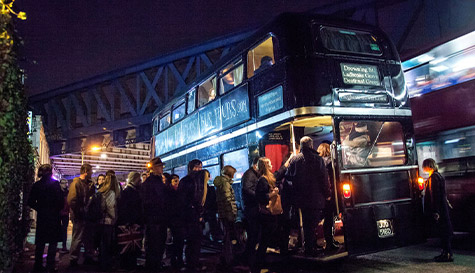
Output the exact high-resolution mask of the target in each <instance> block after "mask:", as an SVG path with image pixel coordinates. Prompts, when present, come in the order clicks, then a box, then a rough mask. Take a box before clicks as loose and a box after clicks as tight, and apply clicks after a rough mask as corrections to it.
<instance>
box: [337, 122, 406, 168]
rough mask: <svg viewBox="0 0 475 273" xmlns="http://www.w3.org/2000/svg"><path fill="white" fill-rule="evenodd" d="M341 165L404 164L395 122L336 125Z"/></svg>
mask: <svg viewBox="0 0 475 273" xmlns="http://www.w3.org/2000/svg"><path fill="white" fill-rule="evenodd" d="M339 130H340V141H341V148H342V149H341V150H342V157H343V165H344V166H345V167H382V166H394V165H403V164H405V163H406V148H405V145H404V134H403V130H402V125H401V123H399V122H394V121H391V122H388V121H385V122H382V121H342V122H340V126H339Z"/></svg>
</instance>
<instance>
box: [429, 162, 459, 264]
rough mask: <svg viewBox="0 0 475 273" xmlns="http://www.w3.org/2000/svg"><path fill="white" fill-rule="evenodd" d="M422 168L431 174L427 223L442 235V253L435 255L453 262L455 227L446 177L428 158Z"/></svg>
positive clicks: (437, 258) (440, 259)
mask: <svg viewBox="0 0 475 273" xmlns="http://www.w3.org/2000/svg"><path fill="white" fill-rule="evenodd" d="M422 170H423V171H424V172H427V173H428V174H429V178H428V179H427V181H426V185H425V195H424V215H425V219H426V224H427V225H429V230H431V229H430V228H435V232H436V234H437V235H438V236H439V237H440V243H441V247H442V253H441V254H440V255H439V256H436V257H434V260H435V261H436V262H453V261H454V258H453V253H452V242H451V241H452V236H453V229H452V223H451V222H450V216H449V203H448V200H447V192H446V190H445V179H444V177H443V176H442V175H441V174H440V173H439V170H438V167H437V163H436V162H435V160H434V159H432V158H428V159H426V160H424V161H423V162H422Z"/></svg>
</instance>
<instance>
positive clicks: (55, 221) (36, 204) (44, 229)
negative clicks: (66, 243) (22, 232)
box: [28, 178, 64, 244]
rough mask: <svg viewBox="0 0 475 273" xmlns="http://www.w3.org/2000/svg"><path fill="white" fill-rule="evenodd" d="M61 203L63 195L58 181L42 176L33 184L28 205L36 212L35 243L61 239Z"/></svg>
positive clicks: (62, 202)
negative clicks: (42, 177)
mask: <svg viewBox="0 0 475 273" xmlns="http://www.w3.org/2000/svg"><path fill="white" fill-rule="evenodd" d="M63 204H64V197H63V193H62V191H61V186H60V185H59V182H58V181H56V180H52V179H50V178H44V179H41V180H38V181H37V182H36V183H34V184H33V188H32V189H31V192H30V196H29V198H28V206H29V207H31V208H32V209H34V210H36V212H37V213H38V215H37V220H36V237H35V244H44V243H50V242H60V241H61V240H62V239H61V217H60V211H61V209H62V208H63Z"/></svg>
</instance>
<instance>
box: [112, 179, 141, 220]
mask: <svg viewBox="0 0 475 273" xmlns="http://www.w3.org/2000/svg"><path fill="white" fill-rule="evenodd" d="M117 213H118V217H117V225H133V224H137V225H143V223H144V219H143V217H144V216H143V206H142V198H141V197H140V192H139V191H138V190H137V189H136V188H135V187H134V186H132V185H128V186H127V187H125V189H124V190H123V191H122V193H121V194H120V198H119V200H118V201H117Z"/></svg>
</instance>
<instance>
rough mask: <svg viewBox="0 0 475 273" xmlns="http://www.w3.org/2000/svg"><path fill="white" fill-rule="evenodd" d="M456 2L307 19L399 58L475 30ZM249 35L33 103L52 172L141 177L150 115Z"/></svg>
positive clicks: (330, 8)
mask: <svg viewBox="0 0 475 273" xmlns="http://www.w3.org/2000/svg"><path fill="white" fill-rule="evenodd" d="M453 2H457V3H453ZM453 2H452V1H444V0H434V1H424V0H416V1H407V0H401V1H383V0H380V1H378V0H353V1H338V2H336V3H335V4H329V5H323V6H319V7H316V8H315V9H314V10H312V11H311V12H314V13H317V14H332V15H335V16H339V17H342V18H349V19H353V20H357V21H362V22H365V23H369V24H373V25H377V26H379V27H381V28H382V29H383V30H384V31H385V32H386V33H388V35H389V36H390V37H391V38H392V39H393V41H394V42H395V44H396V46H397V48H398V50H399V52H402V57H403V58H404V57H410V55H411V54H413V55H414V54H416V53H418V52H420V51H421V50H425V49H428V48H430V47H431V46H433V45H435V43H436V42H440V41H442V40H443V39H447V40H448V39H451V38H455V37H457V36H458V35H460V34H463V33H464V32H468V31H469V30H473V26H474V20H473V18H471V17H470V10H473V9H472V8H473V2H472V3H471V1H470V0H460V1H453ZM471 7H472V8H471ZM453 18H454V19H453ZM467 22H469V23H467ZM251 33H252V31H250V32H242V33H237V34H232V35H229V36H226V37H219V38H217V39H214V40H212V41H208V42H205V43H203V44H200V45H197V46H194V47H191V48H187V49H183V50H180V51H177V52H174V53H171V54H168V55H164V56H161V57H159V58H157V59H153V60H150V61H148V62H146V63H143V64H139V65H136V66H133V67H127V68H124V69H119V70H116V71H112V72H110V73H107V74H104V75H98V76H96V77H94V78H91V79H88V80H85V81H81V82H77V83H74V84H71V85H68V86H65V87H62V88H59V89H56V90H51V91H49V92H45V93H43V94H40V95H36V96H33V97H30V99H29V100H30V106H31V108H32V109H33V112H34V114H35V115H37V114H40V115H43V116H44V121H45V127H46V128H45V131H46V136H47V139H48V143H49V145H50V151H51V158H52V159H53V164H54V165H55V167H56V169H57V170H59V171H60V172H61V173H62V174H63V175H64V176H66V177H67V178H68V177H72V176H75V175H77V174H78V173H79V168H80V165H81V163H82V161H84V163H90V164H92V165H93V166H95V170H96V172H102V173H103V172H105V170H106V169H112V170H116V171H117V172H119V173H120V172H124V173H126V172H128V171H132V170H136V171H141V170H144V169H145V164H146V162H147V161H148V160H149V158H150V144H149V142H150V139H151V136H152V126H151V123H152V114H153V112H154V111H155V110H157V109H159V108H160V107H162V106H163V105H165V104H166V103H168V102H169V101H170V100H172V99H173V98H175V97H176V96H178V95H181V94H182V93H183V92H185V91H186V90H185V87H186V85H187V84H189V83H191V82H192V81H193V80H195V79H196V78H197V77H198V76H199V75H200V74H201V73H203V72H204V71H205V70H206V69H207V68H209V67H211V66H212V65H213V64H214V63H215V62H216V61H218V60H219V59H220V58H221V57H223V56H224V55H226V53H228V52H229V50H230V49H231V48H232V47H233V46H235V45H236V44H238V43H239V42H240V41H242V40H243V39H245V38H246V37H248V36H249V35H250V34H251ZM434 37H436V38H434ZM93 146H95V148H94V149H93V148H92V147H93Z"/></svg>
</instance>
